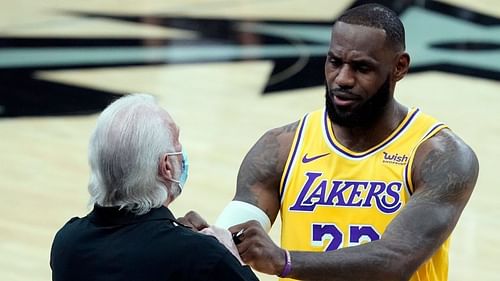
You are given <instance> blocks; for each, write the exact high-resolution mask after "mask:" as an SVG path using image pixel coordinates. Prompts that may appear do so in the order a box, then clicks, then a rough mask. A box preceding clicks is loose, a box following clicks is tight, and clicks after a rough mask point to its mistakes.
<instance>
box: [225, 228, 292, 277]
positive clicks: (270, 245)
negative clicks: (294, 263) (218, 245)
mask: <svg viewBox="0 0 500 281" xmlns="http://www.w3.org/2000/svg"><path fill="white" fill-rule="evenodd" d="M242 229H243V233H242V234H241V235H240V236H238V237H239V238H238V240H239V241H238V243H237V245H236V247H237V248H238V252H239V253H240V256H241V259H242V260H243V262H245V263H246V264H248V265H250V266H251V267H252V268H253V269H255V270H257V271H260V272H262V273H266V274H271V275H278V274H281V272H282V270H283V268H284V266H285V251H284V250H283V249H281V248H280V247H278V246H277V245H276V244H275V243H274V242H273V240H272V239H271V237H269V235H268V234H267V232H266V231H265V230H264V229H263V228H262V226H261V224H260V223H259V222H258V221H255V220H251V221H248V222H245V223H242V224H237V225H235V226H232V227H230V228H229V231H230V232H231V233H233V234H234V233H238V232H239V231H240V230H242Z"/></svg>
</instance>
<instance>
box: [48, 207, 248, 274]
mask: <svg viewBox="0 0 500 281" xmlns="http://www.w3.org/2000/svg"><path fill="white" fill-rule="evenodd" d="M50 266H51V268H52V280H54V281H63V280H65V281H79V280H93V281H99V280H106V281H113V280H117V281H118V280H120V281H127V280H134V281H142V280H144V281H147V280H155V281H156V280H158V281H160V280H163V281H166V280H174V281H183V280H192V281H195V280H218V281H223V280H231V281H236V280H257V277H256V276H255V275H254V274H253V272H252V271H251V270H250V268H249V267H247V266H241V265H240V263H239V262H238V260H237V259H236V258H235V257H234V256H233V255H232V254H231V253H230V252H229V251H228V250H227V249H226V248H225V247H224V246H223V245H222V244H220V243H219V242H218V241H217V240H216V239H215V238H213V237H211V236H207V235H203V234H199V233H196V232H193V231H191V230H190V229H188V228H186V227H184V226H182V225H181V224H180V223H178V222H176V221H175V219H174V216H173V215H172V213H171V212H170V211H169V210H168V209H167V208H165V207H161V208H157V209H152V210H151V211H150V212H149V213H147V214H145V215H141V216H136V215H134V214H133V213H130V212H127V211H125V210H119V209H118V208H115V207H100V206H95V207H94V210H93V211H92V212H91V213H90V214H88V215H87V216H86V217H83V218H72V219H71V220H70V221H69V222H67V223H66V224H65V225H64V226H63V228H62V229H61V230H59V231H58V232H57V234H56V236H55V238H54V242H53V244H52V251H51V254H50Z"/></svg>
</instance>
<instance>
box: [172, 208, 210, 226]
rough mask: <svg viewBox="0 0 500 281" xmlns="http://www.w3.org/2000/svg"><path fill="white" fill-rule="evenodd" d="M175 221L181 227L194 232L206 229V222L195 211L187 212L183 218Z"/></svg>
mask: <svg viewBox="0 0 500 281" xmlns="http://www.w3.org/2000/svg"><path fill="white" fill-rule="evenodd" d="M177 220H178V221H179V222H180V223H182V224H183V225H185V226H188V227H191V228H192V229H193V230H196V231H200V230H202V229H204V228H207V227H208V223H207V221H206V220H205V219H203V218H202V217H201V216H200V215H199V214H198V213H197V212H195V211H189V212H187V213H186V214H185V215H184V217H180V218H177Z"/></svg>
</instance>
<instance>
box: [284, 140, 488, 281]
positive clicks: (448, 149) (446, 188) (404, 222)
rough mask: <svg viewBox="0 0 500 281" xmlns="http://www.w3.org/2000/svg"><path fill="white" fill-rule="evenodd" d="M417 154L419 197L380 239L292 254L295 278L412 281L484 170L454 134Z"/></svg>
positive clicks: (428, 143) (426, 144) (448, 230)
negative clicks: (349, 245) (332, 248)
mask: <svg viewBox="0 0 500 281" xmlns="http://www.w3.org/2000/svg"><path fill="white" fill-rule="evenodd" d="M417 154H418V155H417V156H416V157H415V161H414V164H415V165H414V166H413V179H414V184H415V187H416V188H415V192H414V194H413V195H412V197H411V199H410V200H409V201H408V203H407V205H406V206H405V207H404V208H403V209H402V210H401V212H400V213H399V214H398V215H397V216H396V217H395V218H394V220H392V222H391V223H390V224H389V226H388V227H387V229H386V230H385V232H384V234H383V235H382V237H381V239H380V240H376V241H372V242H370V243H366V244H362V245H359V246H354V247H348V248H342V249H339V250H335V251H330V252H324V253H314V252H292V261H293V263H294V266H293V268H292V274H291V277H293V278H296V279H300V280H344V281H345V280H358V281H362V280H408V279H409V278H410V277H411V276H412V274H413V273H414V272H415V270H417V269H418V267H419V266H420V265H421V264H422V263H424V262H425V261H426V260H427V259H428V258H429V257H431V256H432V255H433V254H434V253H435V251H436V250H437V249H438V248H439V247H440V246H441V245H442V243H443V242H444V241H445V240H446V239H447V238H448V237H449V235H450V233H451V232H452V230H453V228H454V227H455V225H456V223H457V221H458V219H459V217H460V215H461V213H462V210H463V208H464V207H465V205H466V203H467V201H468V199H469V197H470V195H471V193H472V191H473V189H474V185H475V183H476V180H477V176H478V171H479V164H478V160H477V158H476V156H475V154H474V152H473V151H472V150H471V149H470V148H469V147H468V146H467V145H466V144H465V143H463V141H462V140H460V139H459V138H458V137H457V136H455V135H454V134H453V133H451V132H450V131H442V132H440V133H438V134H437V135H436V136H434V137H432V138H431V139H429V140H428V141H426V142H424V143H423V144H422V145H421V147H420V148H419V149H418V151H417ZM360 265H363V270H359V268H360V267H359V266H360Z"/></svg>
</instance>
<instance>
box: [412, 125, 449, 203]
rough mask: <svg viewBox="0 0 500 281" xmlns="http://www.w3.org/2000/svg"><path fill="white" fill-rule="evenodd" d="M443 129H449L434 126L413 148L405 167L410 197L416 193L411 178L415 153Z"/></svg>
mask: <svg viewBox="0 0 500 281" xmlns="http://www.w3.org/2000/svg"><path fill="white" fill-rule="evenodd" d="M443 129H449V127H448V126H447V125H445V124H443V123H438V124H436V125H434V126H433V127H432V128H431V129H430V130H429V131H428V132H427V133H426V134H425V135H424V137H422V139H421V140H420V141H419V142H418V143H417V145H416V146H415V147H414V148H413V150H412V152H411V154H410V158H409V160H408V163H407V164H406V166H405V169H404V175H403V177H404V181H405V185H406V189H407V191H408V192H409V194H410V195H412V194H413V192H415V187H414V186H413V179H412V177H411V171H412V170H413V159H414V158H415V153H416V152H417V150H418V148H419V147H420V145H421V144H422V143H423V142H425V141H426V140H428V139H430V138H432V137H433V136H435V135H436V134H437V133H438V132H440V131H441V130H443Z"/></svg>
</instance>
